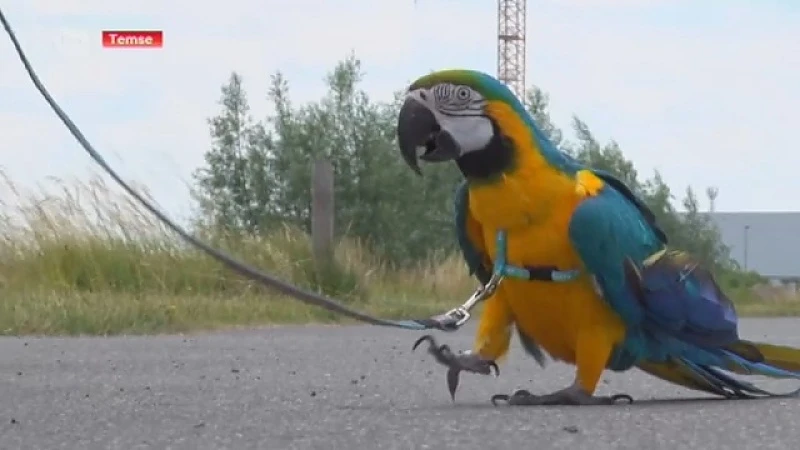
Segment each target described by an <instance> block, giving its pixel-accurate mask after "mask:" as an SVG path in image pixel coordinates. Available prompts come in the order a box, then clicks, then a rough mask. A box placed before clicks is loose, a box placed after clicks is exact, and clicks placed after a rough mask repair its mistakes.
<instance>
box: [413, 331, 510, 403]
mask: <svg viewBox="0 0 800 450" xmlns="http://www.w3.org/2000/svg"><path fill="white" fill-rule="evenodd" d="M423 341H428V343H429V344H430V345H429V346H428V353H430V354H431V355H433V358H434V359H435V360H436V361H437V362H438V363H439V364H442V365H444V366H447V368H448V370H447V388H448V389H449V391H450V397H451V398H452V399H453V400H455V398H456V389H457V388H458V380H459V375H460V374H461V372H462V371H466V372H472V373H478V374H481V375H491V374H492V369H494V373H495V376H499V375H500V369H498V367H497V364H496V363H495V362H494V361H491V360H486V359H483V358H481V357H480V356H478V355H476V354H473V353H459V354H455V353H453V351H452V350H451V349H450V346H448V345H446V344H442V345H437V344H436V340H435V339H434V338H433V336H431V335H429V334H426V335H425V336H422V337H421V338H419V339H417V341H416V342H414V346H413V347H412V350H416V348H417V347H418V346H419V344H421V343H422V342H423Z"/></svg>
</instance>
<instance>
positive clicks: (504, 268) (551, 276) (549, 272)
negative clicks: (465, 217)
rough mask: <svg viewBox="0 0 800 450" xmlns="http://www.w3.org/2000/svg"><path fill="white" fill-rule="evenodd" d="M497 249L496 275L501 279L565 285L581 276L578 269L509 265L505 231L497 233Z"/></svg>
mask: <svg viewBox="0 0 800 450" xmlns="http://www.w3.org/2000/svg"><path fill="white" fill-rule="evenodd" d="M495 247H496V256H495V261H494V273H495V275H498V276H501V277H511V278H517V279H521V280H528V281H553V282H557V283H564V282H567V281H572V280H574V279H576V278H578V276H579V275H580V274H581V271H580V270H578V269H571V270H560V269H559V268H558V267H555V266H526V267H519V266H514V265H511V264H508V239H507V235H506V232H505V231H504V230H500V231H498V232H497V238H496V241H495Z"/></svg>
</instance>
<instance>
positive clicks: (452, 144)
mask: <svg viewBox="0 0 800 450" xmlns="http://www.w3.org/2000/svg"><path fill="white" fill-rule="evenodd" d="M397 143H398V145H399V146H400V152H401V153H402V155H403V159H404V160H405V162H406V163H407V164H408V165H409V166H410V167H411V168H412V169H414V171H415V172H417V173H418V174H420V175H421V174H422V172H421V171H420V168H419V160H420V159H421V160H423V161H427V162H443V161H450V160H453V159H456V158H458V157H459V156H460V155H461V149H460V146H459V145H458V143H457V142H456V141H455V139H453V136H452V135H450V133H448V132H447V131H445V130H442V127H441V126H440V125H439V122H438V121H437V120H436V116H434V115H433V113H432V112H431V110H430V109H428V108H427V107H426V106H425V105H423V104H422V103H420V102H419V101H418V100H416V99H415V98H413V97H407V98H406V101H405V102H404V103H403V107H402V108H400V115H399V116H398V118H397Z"/></svg>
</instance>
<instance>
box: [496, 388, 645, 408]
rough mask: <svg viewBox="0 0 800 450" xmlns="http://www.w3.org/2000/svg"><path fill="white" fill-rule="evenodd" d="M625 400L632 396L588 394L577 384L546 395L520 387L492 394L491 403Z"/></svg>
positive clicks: (609, 401)
mask: <svg viewBox="0 0 800 450" xmlns="http://www.w3.org/2000/svg"><path fill="white" fill-rule="evenodd" d="M622 400H625V401H627V402H628V403H633V397H631V396H630V395H628V394H616V395H611V396H607V397H599V396H593V395H589V394H587V393H586V391H584V390H583V389H581V388H580V387H579V386H577V385H573V386H570V387H568V388H566V389H562V390H560V391H557V392H554V393H552V394H546V395H534V394H531V393H530V392H528V391H526V390H524V389H520V390H518V391H516V392H514V393H513V394H511V395H505V394H497V395H494V396H492V404H493V405H495V406H496V405H497V402H498V401H505V402H506V403H507V404H508V405H510V406H539V405H613V404H616V403H617V402H619V401H622Z"/></svg>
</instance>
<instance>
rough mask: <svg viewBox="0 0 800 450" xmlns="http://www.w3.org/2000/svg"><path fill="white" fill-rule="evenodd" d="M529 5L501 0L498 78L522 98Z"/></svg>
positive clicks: (498, 3) (523, 2) (498, 30)
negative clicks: (527, 6)
mask: <svg viewBox="0 0 800 450" xmlns="http://www.w3.org/2000/svg"><path fill="white" fill-rule="evenodd" d="M526 3H527V0H497V78H498V79H499V80H500V81H502V82H503V83H505V84H506V85H507V86H508V87H509V88H510V89H511V90H512V91H513V92H514V94H516V95H517V97H519V98H520V99H524V98H525V33H526V30H525V22H526V18H527V15H526ZM414 4H417V0H414Z"/></svg>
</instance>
